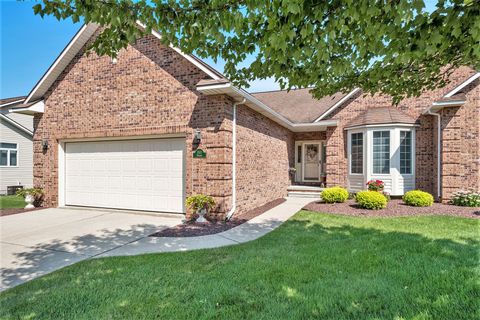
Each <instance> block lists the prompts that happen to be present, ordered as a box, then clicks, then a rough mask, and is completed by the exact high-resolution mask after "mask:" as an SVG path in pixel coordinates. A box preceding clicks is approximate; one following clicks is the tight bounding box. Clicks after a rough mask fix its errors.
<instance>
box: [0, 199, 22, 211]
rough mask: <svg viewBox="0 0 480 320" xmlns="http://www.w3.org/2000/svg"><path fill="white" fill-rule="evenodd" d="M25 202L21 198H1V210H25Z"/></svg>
mask: <svg viewBox="0 0 480 320" xmlns="http://www.w3.org/2000/svg"><path fill="white" fill-rule="evenodd" d="M23 207H25V200H24V199H23V197H19V196H0V209H10V208H23Z"/></svg>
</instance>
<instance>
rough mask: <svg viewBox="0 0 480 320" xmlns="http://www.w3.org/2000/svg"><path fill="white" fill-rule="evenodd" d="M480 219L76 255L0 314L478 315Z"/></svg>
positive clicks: (297, 223)
mask: <svg viewBox="0 0 480 320" xmlns="http://www.w3.org/2000/svg"><path fill="white" fill-rule="evenodd" d="M479 227H480V221H479V220H475V219H468V218H456V217H447V216H422V217H402V218H362V217H348V216H335V215H326V214H319V213H313V212H307V211H301V212H299V213H297V214H296V215H295V216H294V217H293V218H292V219H290V220H289V221H288V222H286V223H285V224H283V225H282V226H281V227H280V228H278V229H277V230H275V231H273V232H272V233H270V234H268V235H266V236H265V237H263V238H260V239H259V240H256V241H253V242H250V243H245V244H242V245H238V246H232V247H225V248H218V249H209V250H199V251H190V252H182V253H167V254H150V255H142V256H134V257H116V258H105V259H98V260H90V261H84V262H81V263H78V264H75V265H73V266H70V267H67V268H64V269H62V270H59V271H57V272H54V273H52V274H49V275H47V276H44V277H42V278H39V279H36V280H34V281H31V282H28V283H26V284H23V285H21V286H18V287H16V288H13V289H11V290H8V291H6V292H4V293H2V294H1V295H0V318H1V319H17V318H19V319H23V318H24V319H45V318H48V319H75V318H79V319H147V318H148V319H153V318H156V319H212V318H213V319H260V318H261V319H313V318H316V319H398V320H400V319H475V318H476V319H478V318H479V317H480V311H479V310H480V296H479V293H480V284H479V273H480V270H479V249H480V244H479V241H480V236H479Z"/></svg>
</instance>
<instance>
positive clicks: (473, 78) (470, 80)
mask: <svg viewBox="0 0 480 320" xmlns="http://www.w3.org/2000/svg"><path fill="white" fill-rule="evenodd" d="M478 78H480V72H477V73H475V74H474V75H473V76H471V77H470V78H468V79H467V80H465V81H464V82H462V83H461V84H460V85H459V86H458V87H456V88H455V89H453V90H452V91H450V92H448V93H447V94H446V95H444V97H445V98H450V97H451V96H453V95H454V94H456V93H458V92H459V91H460V90H462V89H463V88H465V87H466V86H468V85H469V84H470V83H472V82H473V81H475V80H477V79H478Z"/></svg>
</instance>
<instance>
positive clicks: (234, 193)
mask: <svg viewBox="0 0 480 320" xmlns="http://www.w3.org/2000/svg"><path fill="white" fill-rule="evenodd" d="M245 101H247V100H246V99H245V98H243V100H242V101H240V102H234V103H233V119H232V208H231V209H230V211H228V213H227V217H226V218H225V220H226V221H228V220H230V219H231V218H232V216H233V213H234V212H235V209H236V208H237V170H236V169H237V105H239V104H244V103H245Z"/></svg>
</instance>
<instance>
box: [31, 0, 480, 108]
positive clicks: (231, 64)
mask: <svg viewBox="0 0 480 320" xmlns="http://www.w3.org/2000/svg"><path fill="white" fill-rule="evenodd" d="M424 8H425V4H424V1H423V0H326V1H323V0H265V1H263V0H237V1H235V0H151V1H146V0H138V1H133V0H43V4H37V5H35V6H34V12H35V13H36V14H40V15H42V16H43V15H45V14H47V15H54V16H55V17H56V18H57V19H67V18H71V19H72V20H73V21H79V20H80V18H83V20H84V22H85V23H89V22H94V23H97V24H100V25H102V26H104V27H105V28H104V29H103V32H102V33H101V34H100V36H99V37H98V38H97V39H96V40H95V41H94V43H93V45H92V48H91V49H92V50H94V51H95V52H96V53H97V54H100V55H109V56H112V57H114V56H115V55H116V54H117V52H118V51H119V50H121V49H122V48H125V47H126V46H127V45H128V44H129V43H133V42H134V41H135V40H136V39H138V38H139V37H141V36H143V35H145V34H146V33H150V32H151V30H152V29H154V30H157V31H158V32H159V33H160V34H161V35H162V41H163V42H164V43H165V44H173V45H174V46H176V47H178V48H180V49H181V50H183V51H184V52H186V53H195V54H196V55H198V56H200V57H203V58H205V57H213V58H214V59H217V58H222V59H224V60H225V61H226V65H225V70H224V72H225V74H226V76H227V77H228V78H230V80H232V81H233V82H234V83H235V84H236V85H239V86H247V82H248V81H251V80H254V79H257V78H268V77H274V78H275V79H276V80H277V81H278V82H279V83H280V85H281V86H282V87H283V88H285V87H286V88H291V87H313V91H312V92H313V94H314V95H316V96H317V97H320V96H324V95H328V94H333V93H335V92H337V91H349V90H351V89H353V88H355V87H361V88H362V89H363V90H364V91H365V92H368V93H372V94H373V93H385V94H390V95H392V96H393V97H394V100H395V101H397V102H398V101H399V100H400V99H401V98H403V97H406V96H414V95H419V94H420V93H421V92H422V91H423V90H426V89H433V88H437V87H441V86H443V85H445V83H446V79H447V77H448V75H449V74H450V73H451V72H452V71H453V70H454V69H455V68H456V67H458V66H460V65H469V66H472V67H474V68H476V69H479V67H480V2H479V1H478V0H451V1H444V0H439V1H438V3H437V5H436V9H435V10H434V11H433V12H426V11H425V9H424ZM137 21H139V22H141V23H142V24H144V25H145V26H146V29H141V28H138V24H137ZM251 55H253V56H254V60H253V62H252V63H251V64H250V65H249V66H247V67H241V68H237V66H238V65H240V63H241V62H242V61H244V60H245V59H246V58H247V56H251ZM446 66H448V67H446Z"/></svg>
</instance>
